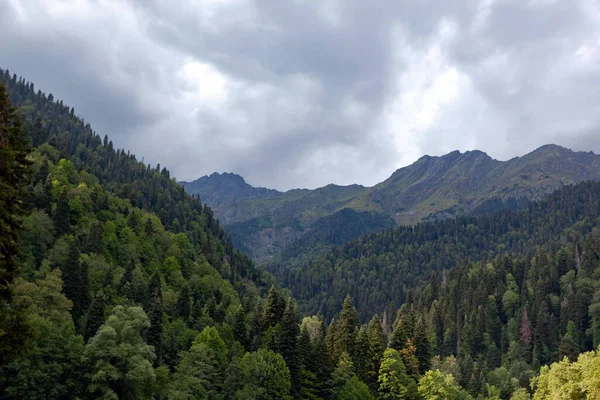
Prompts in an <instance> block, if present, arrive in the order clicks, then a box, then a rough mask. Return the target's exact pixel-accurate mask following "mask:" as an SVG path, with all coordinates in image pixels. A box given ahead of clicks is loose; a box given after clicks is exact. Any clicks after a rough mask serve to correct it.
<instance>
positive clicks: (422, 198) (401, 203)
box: [183, 145, 600, 262]
mask: <svg viewBox="0 0 600 400" xmlns="http://www.w3.org/2000/svg"><path fill="white" fill-rule="evenodd" d="M598 179H600V156H598V155H596V154H594V153H592V152H587V153H586V152H574V151H571V150H569V149H566V148H564V147H561V146H557V145H546V146H542V147H540V148H539V149H537V150H535V151H533V152H531V153H529V154H526V155H524V156H522V157H515V158H513V159H511V160H508V161H498V160H494V159H493V158H491V157H490V156H489V155H487V154H486V153H484V152H481V151H467V152H465V153H461V152H459V151H453V152H451V153H449V154H446V155H444V156H441V157H432V156H423V157H421V158H420V159H419V160H417V161H416V162H415V163H414V164H412V165H409V166H407V167H404V168H401V169H399V170H397V171H396V172H394V173H393V174H392V175H391V176H390V177H389V178H388V179H386V180H385V181H383V182H381V183H379V184H377V185H375V186H373V187H369V188H367V187H363V186H360V185H350V186H337V185H328V186H325V187H322V188H318V189H314V190H308V189H294V190H290V191H287V192H285V193H281V192H278V191H269V190H268V189H264V188H253V187H252V186H250V185H248V184H247V183H246V182H244V180H243V178H241V177H240V176H238V175H233V174H223V175H218V174H213V175H211V176H206V177H203V178H200V179H199V180H198V181H196V182H200V183H199V184H194V183H190V184H187V183H183V185H184V186H185V187H186V190H187V191H188V192H189V193H192V194H194V193H198V190H202V193H203V194H202V195H203V199H204V200H205V201H206V202H207V203H208V204H209V205H211V206H212V207H214V209H215V213H216V214H217V215H218V217H219V219H220V221H221V222H222V223H223V224H224V225H225V227H226V228H227V229H228V230H229V231H230V232H231V233H232V237H233V240H234V243H236V244H237V245H238V246H239V247H240V248H242V249H244V250H245V251H247V252H248V253H249V254H251V255H252V256H253V257H254V258H255V259H257V260H258V261H262V262H265V261H269V260H271V259H272V258H273V256H275V255H277V254H280V253H281V252H282V251H284V250H285V249H286V248H287V247H288V246H290V245H292V244H293V243H294V242H295V241H296V240H299V239H300V238H301V237H306V236H307V235H310V234H311V230H312V228H311V227H312V226H313V224H315V223H316V222H317V221H319V220H321V219H322V218H324V217H327V216H330V215H332V214H335V213H338V212H340V211H341V210H344V209H347V208H349V209H352V210H355V211H357V212H367V213H368V214H365V215H363V218H373V222H372V223H370V224H368V228H365V229H364V230H362V231H361V232H360V233H369V232H375V231H378V230H381V229H383V228H385V227H386V225H387V224H388V222H387V221H386V222H383V223H382V218H383V217H385V218H389V219H392V220H393V221H394V222H395V223H396V224H397V225H412V224H416V223H418V222H420V221H428V220H437V219H441V218H446V217H452V216H456V215H465V214H471V213H473V214H481V213H485V212H493V211H496V210H499V209H505V208H508V209H522V208H524V207H526V206H527V204H528V203H529V202H530V201H534V200H539V199H541V198H543V197H544V196H545V195H547V194H549V193H551V192H552V191H554V190H555V189H558V188H560V187H562V186H564V185H568V184H572V183H577V182H581V181H585V180H598ZM338 220H339V218H338ZM303 240H305V239H303ZM320 243H321V245H327V244H335V243H334V242H330V241H327V240H324V241H321V242H320Z"/></svg>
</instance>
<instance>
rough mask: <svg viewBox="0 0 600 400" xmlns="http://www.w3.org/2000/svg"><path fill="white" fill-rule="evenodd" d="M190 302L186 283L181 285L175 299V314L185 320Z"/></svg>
mask: <svg viewBox="0 0 600 400" xmlns="http://www.w3.org/2000/svg"><path fill="white" fill-rule="evenodd" d="M191 308H192V303H191V301H190V289H189V287H188V285H187V284H185V285H183V287H182V288H181V291H180V292H179V297H178V299H177V316H179V317H181V318H183V319H184V320H185V321H187V320H188V319H189V317H190V313H191V311H192V310H191Z"/></svg>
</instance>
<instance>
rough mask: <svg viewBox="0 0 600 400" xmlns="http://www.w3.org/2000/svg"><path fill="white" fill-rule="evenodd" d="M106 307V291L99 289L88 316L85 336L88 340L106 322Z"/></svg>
mask: <svg viewBox="0 0 600 400" xmlns="http://www.w3.org/2000/svg"><path fill="white" fill-rule="evenodd" d="M105 309H106V299H105V297H104V292H103V291H102V290H99V291H98V293H96V296H94V300H93V301H92V305H91V306H90V311H89V312H88V317H87V320H86V323H85V330H84V335H83V337H84V339H85V340H86V341H87V340H88V339H89V338H91V337H93V336H94V335H95V334H96V332H97V331H98V329H99V328H100V327H101V326H102V324H104V312H105Z"/></svg>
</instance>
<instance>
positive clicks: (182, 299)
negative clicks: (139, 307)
mask: <svg viewBox="0 0 600 400" xmlns="http://www.w3.org/2000/svg"><path fill="white" fill-rule="evenodd" d="M155 291H156V290H155ZM191 312H192V302H191V300H190V289H189V287H188V285H187V284H186V285H183V287H182V288H181V291H180V292H179V297H178V298H177V315H178V316H179V317H181V318H183V319H184V320H185V321H187V320H188V319H189V318H190V314H191Z"/></svg>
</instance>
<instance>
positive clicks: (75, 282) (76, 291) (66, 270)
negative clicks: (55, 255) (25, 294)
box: [61, 240, 87, 321]
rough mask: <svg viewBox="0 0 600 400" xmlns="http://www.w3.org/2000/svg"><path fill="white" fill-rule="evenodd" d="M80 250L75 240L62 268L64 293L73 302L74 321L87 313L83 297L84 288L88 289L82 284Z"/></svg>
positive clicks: (70, 245) (70, 246)
mask: <svg viewBox="0 0 600 400" xmlns="http://www.w3.org/2000/svg"><path fill="white" fill-rule="evenodd" d="M79 255H80V253H79V248H78V247H77V243H75V241H74V240H72V241H71V243H70V244H69V252H68V254H67V260H66V262H65V264H64V265H63V266H62V267H61V272H62V278H63V282H64V289H63V291H64V293H65V296H67V298H68V299H69V300H71V301H72V302H73V308H72V309H71V314H72V315H73V320H75V321H77V319H78V318H79V317H80V316H81V315H82V314H83V313H84V312H85V298H84V295H83V291H82V289H83V287H84V286H85V288H86V289H87V285H84V283H83V282H82V278H83V273H82V271H81V262H80V261H79Z"/></svg>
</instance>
